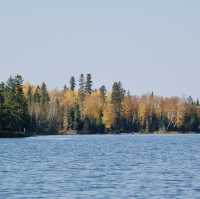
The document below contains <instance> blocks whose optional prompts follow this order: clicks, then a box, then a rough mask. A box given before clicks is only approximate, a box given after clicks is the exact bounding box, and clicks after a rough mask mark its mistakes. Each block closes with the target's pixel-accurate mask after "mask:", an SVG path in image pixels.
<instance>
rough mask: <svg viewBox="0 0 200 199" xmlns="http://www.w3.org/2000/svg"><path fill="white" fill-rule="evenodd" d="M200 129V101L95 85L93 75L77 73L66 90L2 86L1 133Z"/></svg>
mask: <svg viewBox="0 0 200 199" xmlns="http://www.w3.org/2000/svg"><path fill="white" fill-rule="evenodd" d="M199 130H200V105H199V101H198V100H196V101H195V100H193V99H192V97H188V98H187V99H184V98H179V97H160V96H155V95H154V93H151V94H148V95H143V96H136V95H134V96H133V95H131V94H130V93H129V91H126V90H125V89H124V88H123V87H122V84H121V82H114V83H113V86H112V90H111V91H107V90H106V87H105V86H104V85H102V86H101V87H100V88H98V89H94V88H93V81H92V76H91V74H86V75H84V74H81V75H80V78H79V81H76V79H75V77H71V78H70V80H69V85H64V87H63V89H62V90H48V89H47V85H46V84H45V83H44V82H43V83H42V84H41V85H32V84H30V83H23V78H22V77H21V76H20V75H16V76H15V77H10V78H9V79H8V81H7V82H2V83H1V84H0V133H2V132H24V133H29V134H30V133H34V134H49V133H57V134H65V133H68V132H70V131H71V132H76V133H120V132H146V133H148V132H155V131H162V132H167V131H180V132H188V131H195V132H198V131H199Z"/></svg>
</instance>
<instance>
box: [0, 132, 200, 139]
mask: <svg viewBox="0 0 200 199" xmlns="http://www.w3.org/2000/svg"><path fill="white" fill-rule="evenodd" d="M194 133H195V134H198V133H199V132H192V131H187V132H181V131H156V132H124V133H123V132H110V133H105V132H104V133H99V132H98V133H89V132H77V131H67V132H57V133H52V132H50V133H39V134H38V133H26V134H25V133H23V132H9V131H0V138H24V137H33V136H48V135H55V136H56V135H59V136H62V135H120V134H137V135H148V134H155V135H173V134H194Z"/></svg>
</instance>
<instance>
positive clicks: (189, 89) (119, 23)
mask: <svg viewBox="0 0 200 199" xmlns="http://www.w3.org/2000/svg"><path fill="white" fill-rule="evenodd" d="M199 11H200V1H198V0H187V1H186V0H167V1H162V0H151V1H150V0H123V1H122V0H120V1H119V0H99V1H97V0H73V1H68V0H32V1H28V0H17V1H16V0H6V1H5V0H0V69H1V70H0V80H5V79H7V77H8V76H9V75H10V74H15V73H20V74H22V75H23V76H24V78H25V79H26V80H30V81H31V82H33V83H40V82H41V81H43V80H46V82H47V83H48V85H49V86H50V87H51V88H55V87H60V88H61V87H62V86H63V85H64V83H65V82H67V81H68V79H69V77H70V76H71V75H75V76H76V77H78V75H79V74H80V73H88V72H90V73H92V75H93V77H94V79H95V86H100V85H101V84H105V85H107V86H108V88H110V87H111V83H112V82H113V81H115V80H121V81H122V82H123V85H124V87H126V88H127V89H130V91H131V93H132V94H142V93H146V92H150V91H151V90H154V91H155V93H156V94H159V95H167V96H171V95H178V96H182V95H192V96H194V97H200V78H199V77H200V12H199Z"/></svg>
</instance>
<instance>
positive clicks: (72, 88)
mask: <svg viewBox="0 0 200 199" xmlns="http://www.w3.org/2000/svg"><path fill="white" fill-rule="evenodd" d="M75 87H76V80H75V77H74V76H72V77H71V78H70V90H71V91H74V90H75Z"/></svg>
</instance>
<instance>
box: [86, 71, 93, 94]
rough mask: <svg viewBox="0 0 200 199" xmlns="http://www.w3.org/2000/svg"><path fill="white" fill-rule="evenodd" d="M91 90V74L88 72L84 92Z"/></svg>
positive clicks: (87, 92) (88, 92)
mask: <svg viewBox="0 0 200 199" xmlns="http://www.w3.org/2000/svg"><path fill="white" fill-rule="evenodd" d="M91 92H92V76H91V74H90V73H88V74H87V75H86V83H85V93H86V94H88V95H89V94H91Z"/></svg>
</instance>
